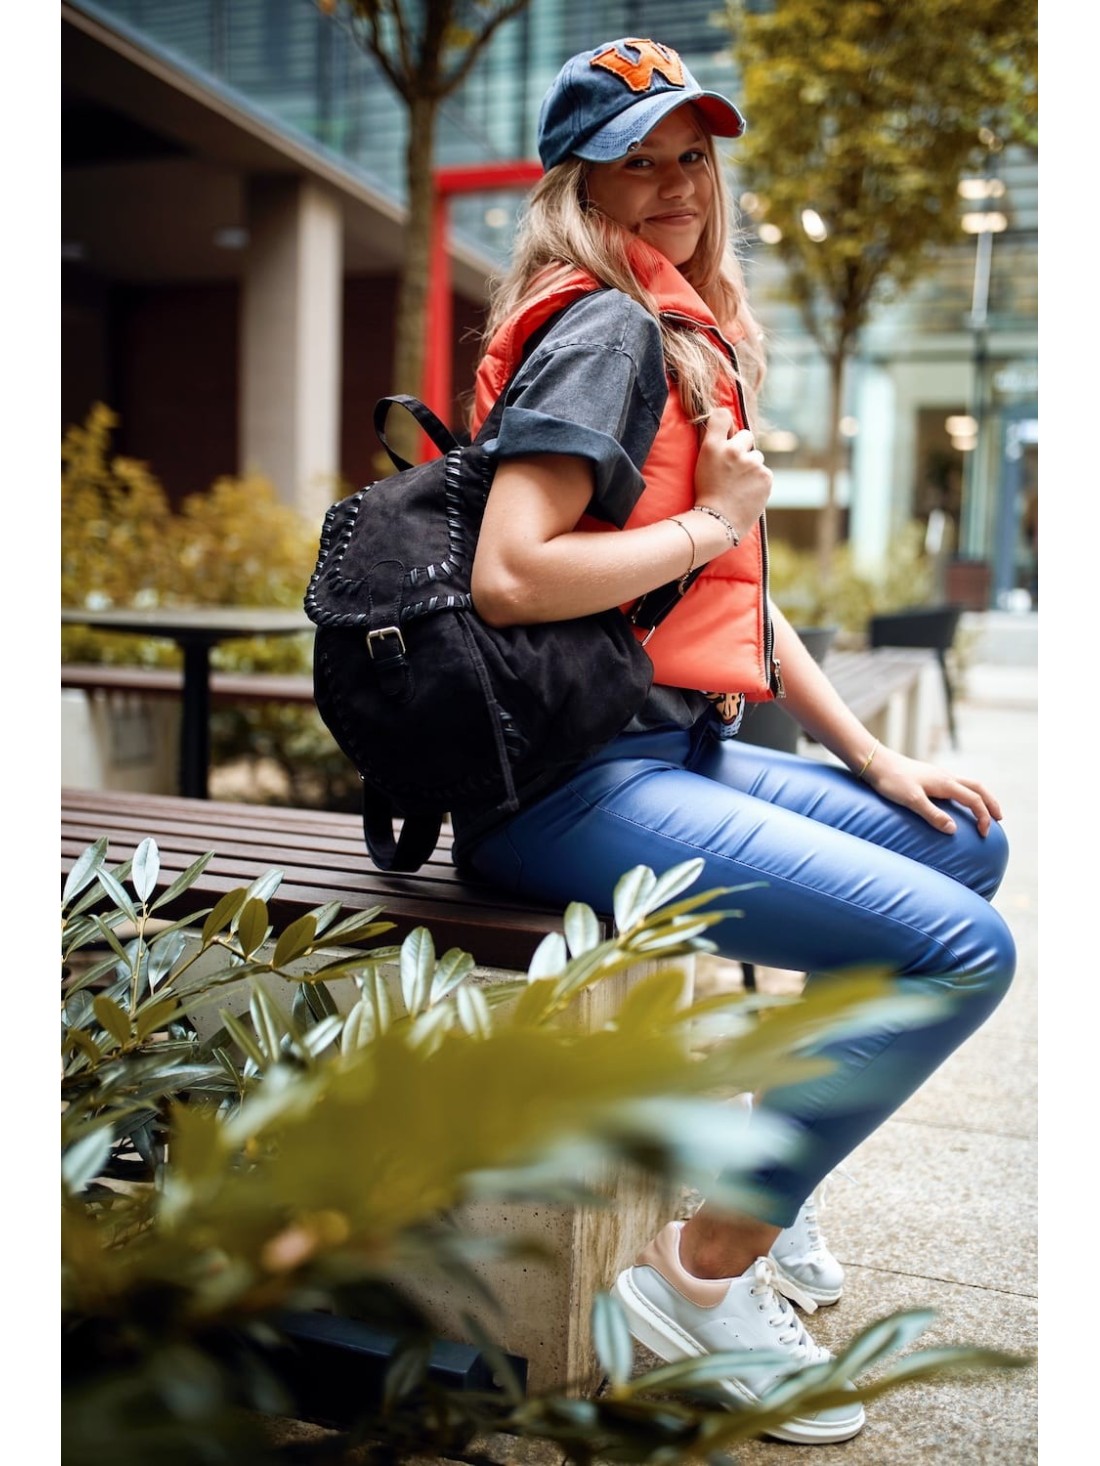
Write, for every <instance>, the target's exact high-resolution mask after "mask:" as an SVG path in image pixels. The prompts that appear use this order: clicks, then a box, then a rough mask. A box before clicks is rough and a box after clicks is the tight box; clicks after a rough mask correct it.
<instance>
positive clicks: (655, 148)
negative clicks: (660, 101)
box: [588, 106, 714, 265]
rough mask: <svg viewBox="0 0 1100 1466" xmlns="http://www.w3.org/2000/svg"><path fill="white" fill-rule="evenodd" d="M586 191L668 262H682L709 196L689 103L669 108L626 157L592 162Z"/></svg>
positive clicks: (701, 141) (691, 249)
mask: <svg viewBox="0 0 1100 1466" xmlns="http://www.w3.org/2000/svg"><path fill="white" fill-rule="evenodd" d="M588 197H589V200H590V202H591V203H592V204H594V205H595V207H596V208H598V209H600V210H601V211H602V212H603V213H605V214H607V215H608V217H609V218H611V219H614V220H615V222H616V223H617V224H621V225H622V226H623V227H624V228H625V229H629V230H630V232H631V233H632V234H637V235H638V236H639V237H640V238H641V239H644V240H645V241H646V243H647V244H651V245H653V247H654V248H655V249H658V250H660V252H661V253H662V254H663V255H664V256H665V257H666V259H668V260H670V261H671V263H672V264H674V265H686V264H687V262H688V261H689V260H690V259H691V257H692V255H693V254H694V253H695V249H696V246H697V245H698V243H699V240H700V238H701V236H702V233H703V229H704V227H705V225H706V222H707V219H708V218H709V216H710V210H711V206H712V202H713V199H714V179H713V177H712V175H711V171H710V163H709V161H708V155H707V152H706V136H705V134H704V133H703V131H702V129H701V127H700V126H699V124H698V122H697V121H696V119H695V115H694V113H693V112H692V109H691V108H690V106H689V107H678V108H677V109H676V111H675V112H670V113H669V115H668V116H667V117H666V118H665V119H664V121H663V122H659V123H658V124H657V126H656V127H655V128H654V129H653V131H652V132H651V133H649V134H648V135H647V136H646V137H645V138H644V139H643V140H642V143H641V146H640V147H638V148H635V150H634V151H633V152H632V153H627V155H626V157H625V158H616V159H615V160H614V162H612V163H593V164H592V166H591V168H590V169H589V171H588Z"/></svg>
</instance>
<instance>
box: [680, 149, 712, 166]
mask: <svg viewBox="0 0 1100 1466" xmlns="http://www.w3.org/2000/svg"><path fill="white" fill-rule="evenodd" d="M706 156H707V155H706V153H704V152H702V151H701V150H700V149H698V148H692V149H691V151H690V152H687V153H684V155H683V156H682V157H681V159H680V162H681V163H685V164H687V165H688V166H691V165H693V164H695V163H702V162H705V161H706Z"/></svg>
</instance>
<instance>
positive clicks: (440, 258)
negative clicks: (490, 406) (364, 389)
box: [420, 160, 543, 458]
mask: <svg viewBox="0 0 1100 1466" xmlns="http://www.w3.org/2000/svg"><path fill="white" fill-rule="evenodd" d="M542 171H543V170H542V165H541V164H539V163H532V162H526V161H523V160H516V161H511V162H501V163H474V164H471V165H469V166H464V167H457V168H437V169H435V171H434V173H433V174H432V243H431V254H430V257H429V265H428V269H429V276H428V319H427V322H426V327H425V333H424V376H423V387H422V390H421V394H420V395H421V396H422V398H423V399H424V401H425V402H426V403H427V405H428V406H429V407H430V408H431V409H432V411H433V412H434V413H436V415H437V416H438V417H441V418H442V419H443V421H444V422H450V419H451V413H452V390H453V389H452V383H451V360H452V355H453V352H454V340H453V337H454V310H453V305H452V296H451V256H450V250H449V247H448V227H449V218H450V201H451V199H452V198H453V197H454V196H455V194H460V193H489V192H494V191H496V190H498V189H502V188H528V187H529V186H530V185H531V184H532V183H536V182H537V181H538V180H539V179H540V178H541V177H542ZM435 456H436V454H435V449H434V447H433V446H432V445H431V443H430V442H429V440H428V439H426V438H425V439H424V440H423V444H422V457H424V458H429V457H435Z"/></svg>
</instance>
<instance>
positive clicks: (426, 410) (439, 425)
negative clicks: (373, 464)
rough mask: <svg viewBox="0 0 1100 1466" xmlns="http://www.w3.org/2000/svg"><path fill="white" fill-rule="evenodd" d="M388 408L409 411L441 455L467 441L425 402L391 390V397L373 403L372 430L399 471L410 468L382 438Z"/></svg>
mask: <svg viewBox="0 0 1100 1466" xmlns="http://www.w3.org/2000/svg"><path fill="white" fill-rule="evenodd" d="M391 407H403V408H405V410H406V411H407V412H410V413H412V415H413V417H415V418H416V420H417V422H418V423H419V424H420V426H421V427H422V428H423V430H424V432H425V433H427V435H428V437H429V438H431V440H432V442H433V443H434V444H435V446H436V447H437V448H438V449H439V451H440V453H442V454H444V455H446V454H448V453H449V452H450V451H451V449H452V448H464V447H466V445H467V444H468V443H469V441H470V440H469V438H467V437H466V436H465V434H462V435H459V434H457V433H454V432H452V431H451V429H450V428H449V427H447V425H446V424H445V423H444V422H443V421H442V420H441V419H440V418H438V417H436V415H435V413H434V412H433V411H432V410H431V408H430V407H428V406H427V405H426V403H423V402H421V400H420V398H419V397H409V396H407V395H406V394H405V393H400V392H399V393H394V395H393V396H392V397H379V399H378V401H377V402H376V403H375V404H374V431H375V432H376V433H377V434H378V441H379V442H380V443H381V444H382V447H383V448H385V450H386V452H387V453H388V454H389V455H390V458H391V459H392V460H393V464H394V467H395V468H397V469H399V470H400V471H402V472H404V470H405V469H406V468H412V464H411V463H409V462H408V461H407V460H406V459H404V458H402V457H401V455H400V454H399V453H397V452H395V451H394V449H393V448H392V447H391V446H390V443H389V441H388V440H387V438H386V418H387V417H388V416H389V412H390V408H391Z"/></svg>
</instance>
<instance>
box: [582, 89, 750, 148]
mask: <svg viewBox="0 0 1100 1466" xmlns="http://www.w3.org/2000/svg"><path fill="white" fill-rule="evenodd" d="M688 103H691V104H692V105H693V106H695V107H697V108H698V109H699V111H700V113H701V114H702V117H703V120H704V122H705V123H706V125H707V130H708V131H709V132H710V133H712V134H713V135H714V136H715V137H740V136H741V134H742V133H743V132H744V130H745V119H744V118H743V117H742V116H741V114H740V112H738V110H737V108H736V107H735V106H734V105H733V103H732V102H727V101H726V99H725V97H723V96H721V95H720V94H719V93H718V92H703V91H699V92H689V93H688V94H687V95H685V94H684V93H683V92H681V91H669V92H660V93H659V94H658V95H657V96H654V97H641V98H639V100H638V101H637V102H635V103H634V105H633V106H632V107H627V108H626V109H625V110H624V111H622V112H620V113H619V115H618V116H617V117H614V118H612V120H611V121H610V122H608V123H605V124H604V126H603V127H601V128H600V129H599V131H598V132H594V133H593V134H592V136H591V137H589V138H586V139H585V140H584V142H583V143H580V144H579V145H578V146H577V147H575V148H574V149H573V153H574V155H575V156H576V157H578V158H584V159H585V161H586V162H588V163H611V162H613V161H614V160H615V159H616V158H622V157H625V155H626V154H627V153H629V152H630V151H631V149H632V148H633V147H635V146H636V145H637V144H638V143H640V142H641V141H642V139H643V138H645V137H648V135H649V134H650V133H651V132H652V131H653V129H654V128H655V127H656V126H657V124H658V123H659V122H662V121H663V120H664V119H665V118H666V117H667V116H668V114H669V113H670V112H675V111H676V109H677V107H686V106H687V105H688Z"/></svg>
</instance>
